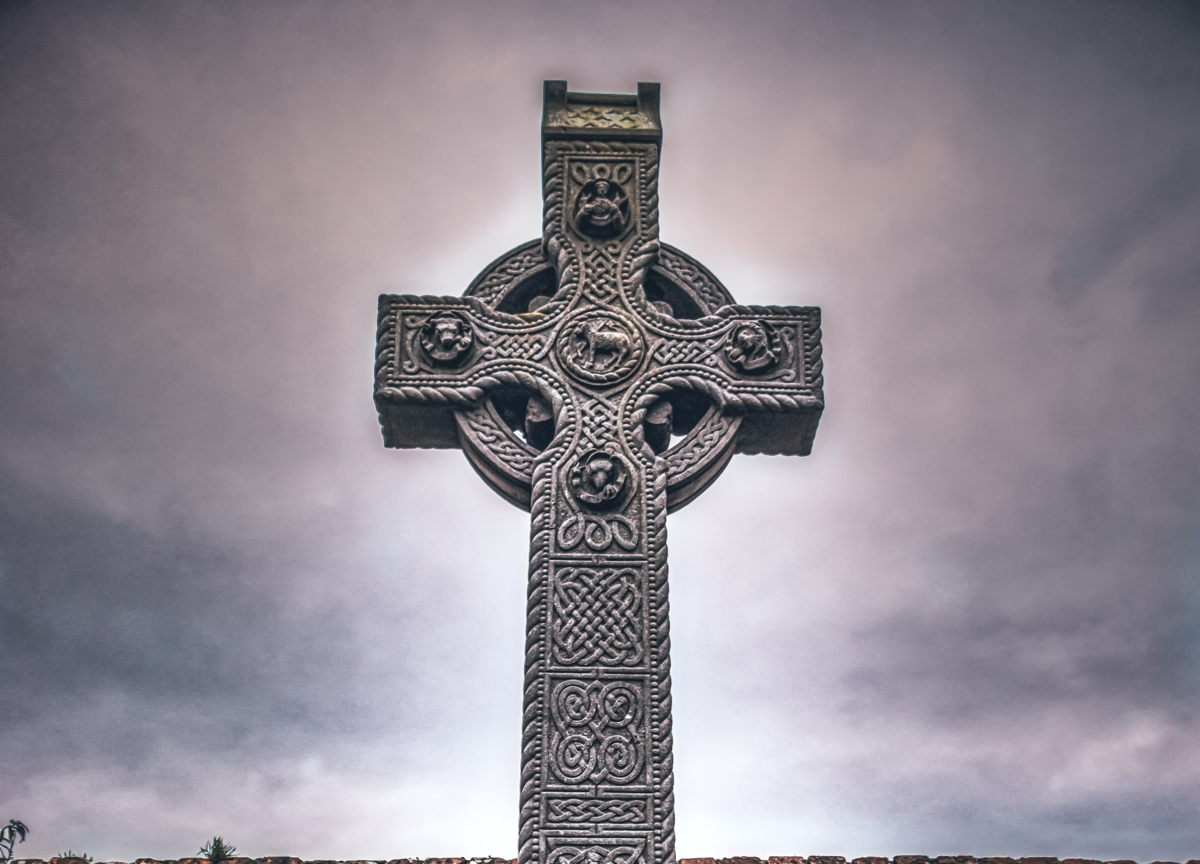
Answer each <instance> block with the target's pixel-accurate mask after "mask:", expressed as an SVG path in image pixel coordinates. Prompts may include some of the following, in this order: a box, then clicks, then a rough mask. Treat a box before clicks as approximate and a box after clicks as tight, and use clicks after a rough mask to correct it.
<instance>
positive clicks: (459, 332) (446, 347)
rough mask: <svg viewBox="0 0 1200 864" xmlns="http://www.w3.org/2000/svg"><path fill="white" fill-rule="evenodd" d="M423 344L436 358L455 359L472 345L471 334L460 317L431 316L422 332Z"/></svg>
mask: <svg viewBox="0 0 1200 864" xmlns="http://www.w3.org/2000/svg"><path fill="white" fill-rule="evenodd" d="M421 336H422V338H421V344H422V345H423V346H424V347H425V350H426V351H428V352H429V354H430V356H432V357H433V358H434V359H436V360H443V361H444V360H454V359H457V358H458V356H459V355H460V354H462V353H463V352H464V351H466V350H467V348H469V347H470V345H471V334H470V332H469V331H468V330H467V328H466V326H465V325H464V324H463V322H462V321H460V320H459V319H458V318H456V317H453V316H444V317H436V318H431V319H430V320H429V323H428V324H426V325H425V332H424V333H422V334H421Z"/></svg>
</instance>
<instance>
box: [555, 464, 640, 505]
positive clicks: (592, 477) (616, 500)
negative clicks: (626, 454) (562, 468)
mask: <svg viewBox="0 0 1200 864" xmlns="http://www.w3.org/2000/svg"><path fill="white" fill-rule="evenodd" d="M567 485H568V486H569V487H570V489H571V494H572V495H574V496H575V500H576V501H578V502H579V503H581V504H583V505H585V506H587V507H589V508H591V509H593V510H609V509H611V508H613V507H616V506H617V505H619V504H620V503H621V502H622V501H624V500H625V494H626V492H627V491H628V489H627V487H628V486H629V466H627V465H626V464H625V460H624V459H622V458H621V457H620V456H617V455H615V454H612V453H609V452H607V451H605V450H592V451H590V452H588V453H585V454H583V456H581V457H580V458H579V461H578V462H576V463H575V467H574V468H572V469H571V473H570V476H569V477H568V479H567Z"/></svg>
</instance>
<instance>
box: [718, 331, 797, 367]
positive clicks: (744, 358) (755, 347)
mask: <svg viewBox="0 0 1200 864" xmlns="http://www.w3.org/2000/svg"><path fill="white" fill-rule="evenodd" d="M782 351H783V342H782V340H781V339H780V338H779V334H778V333H777V332H775V328H774V327H772V326H771V325H770V324H768V323H767V322H765V321H743V322H741V323H739V324H737V325H736V326H735V327H734V328H733V329H732V330H730V331H729V335H728V336H727V337H726V339H725V359H726V360H728V361H729V362H730V364H731V365H733V366H735V367H737V368H738V369H740V370H741V371H743V372H747V373H749V374H752V375H753V374H756V373H763V372H769V371H770V370H771V369H772V368H774V366H775V364H776V363H778V362H779V356H780V354H781V353H782Z"/></svg>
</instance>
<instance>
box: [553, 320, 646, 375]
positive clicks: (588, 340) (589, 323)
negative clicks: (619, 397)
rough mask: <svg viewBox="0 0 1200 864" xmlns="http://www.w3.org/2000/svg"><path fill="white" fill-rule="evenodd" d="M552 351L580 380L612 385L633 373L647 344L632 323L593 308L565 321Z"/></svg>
mask: <svg viewBox="0 0 1200 864" xmlns="http://www.w3.org/2000/svg"><path fill="white" fill-rule="evenodd" d="M555 350H556V351H557V353H558V360H559V362H560V363H562V365H563V367H564V368H565V369H566V370H567V371H568V372H569V373H571V375H573V376H574V377H576V378H578V379H579V380H580V381H583V382H585V383H587V384H613V383H616V382H617V381H621V380H624V379H625V378H628V377H629V376H630V375H631V374H633V372H634V370H635V369H637V367H638V366H639V365H640V364H641V362H642V357H643V356H644V355H645V353H646V343H645V340H644V339H642V334H641V333H640V332H638V329H637V328H636V327H635V326H634V325H633V324H632V323H631V322H629V321H627V320H625V319H624V318H621V317H619V316H617V315H614V314H612V313H611V312H604V311H601V310H595V311H592V312H585V313H584V314H582V315H580V316H578V317H576V318H574V319H572V320H570V321H567V322H566V323H565V324H564V325H563V328H562V329H561V330H560V331H559V333H558V339H557V340H556V341H555Z"/></svg>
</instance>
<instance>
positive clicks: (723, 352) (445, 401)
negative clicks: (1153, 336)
mask: <svg viewBox="0 0 1200 864" xmlns="http://www.w3.org/2000/svg"><path fill="white" fill-rule="evenodd" d="M658 97H659V87H658V85H657V84H645V83H643V84H639V85H638V92H637V94H636V95H611V94H587V93H569V92H567V85H566V82H564V81H547V82H546V84H545V102H544V115H543V123H542V167H543V190H542V191H543V201H544V209H543V223H542V229H543V230H542V237H541V240H540V241H533V242H530V243H526V244H524V245H522V246H519V247H517V248H516V249H513V250H512V251H510V252H508V253H506V254H505V255H502V256H501V257H500V258H498V259H497V260H496V261H494V262H493V263H492V264H490V265H489V266H488V267H487V268H485V269H484V271H483V272H482V273H480V274H479V276H478V277H477V278H476V279H475V280H474V281H473V282H472V283H471V285H470V286H468V288H467V291H466V293H465V295H464V296H462V297H415V296H390V295H385V296H382V297H380V298H379V318H378V334H377V345H376V369H375V372H376V378H375V404H376V407H377V408H378V411H379V420H380V425H381V428H382V431H383V437H384V444H385V445H386V446H388V447H461V448H462V450H463V452H464V453H465V454H466V456H467V458H468V459H469V460H470V462H471V465H472V466H473V467H474V468H475V470H476V471H477V472H478V473H479V475H480V476H481V477H482V478H483V479H484V481H485V482H487V483H488V485H490V486H491V487H492V488H493V489H495V490H496V491H497V492H498V493H499V494H500V495H502V496H503V497H504V498H506V499H507V500H508V501H510V502H511V503H513V504H515V505H517V506H518V507H523V508H525V509H527V510H529V511H530V512H531V514H532V522H533V530H532V536H531V543H530V567H529V588H528V598H529V600H528V615H527V630H526V663H525V685H524V686H525V700H524V723H523V729H522V756H521V781H520V782H521V794H520V824H519V832H518V838H517V842H518V856H519V861H520V864H675V792H674V782H675V781H674V767H673V765H674V763H673V755H672V743H673V734H672V721H671V674H670V668H671V663H670V632H669V631H670V625H669V621H668V599H667V593H668V592H667V546H666V517H667V513H668V511H672V510H676V509H678V508H679V507H682V506H684V505H685V504H687V503H688V502H689V501H691V500H692V499H693V498H694V497H695V496H697V495H699V494H700V493H701V492H702V491H703V490H704V489H705V488H707V487H708V485H709V484H711V483H712V482H713V481H714V480H715V479H716V478H717V476H718V475H719V474H720V473H721V471H722V470H723V469H724V467H725V465H726V464H727V463H728V462H729V460H730V458H732V456H733V454H734V453H735V452H746V453H788V454H796V455H805V454H807V453H808V452H809V451H810V450H811V449H812V442H813V436H814V435H815V434H816V429H817V423H818V421H819V419H820V416H821V411H822V408H823V406H824V395H823V390H822V387H823V378H822V365H821V331H820V310H818V309H816V308H812V307H775V306H738V305H736V304H735V303H734V300H733V297H732V296H731V295H730V294H729V292H728V291H727V290H726V289H725V287H724V286H723V285H721V283H720V282H719V281H717V279H716V278H715V277H714V276H713V275H712V274H711V273H709V272H708V270H706V269H705V268H704V266H703V265H701V264H700V263H699V262H698V261H695V260H694V259H692V258H690V257H688V256H687V255H685V254H683V253H682V252H680V251H679V250H677V249H672V248H671V247H669V246H664V245H663V244H662V243H660V241H659V238H658V213H659V208H658V167H659V165H658V162H659V147H660V144H661V142H662V127H661V123H660V122H659V112H658ZM831 860H832V859H831ZM737 861H738V862H741V864H763V862H762V861H761V859H757V858H754V859H750V858H747V859H737ZM838 862H840V864H844V862H842V859H838ZM279 864H282V862H279ZM439 864H452V862H448V861H447V862H439ZM726 864H730V862H726Z"/></svg>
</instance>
